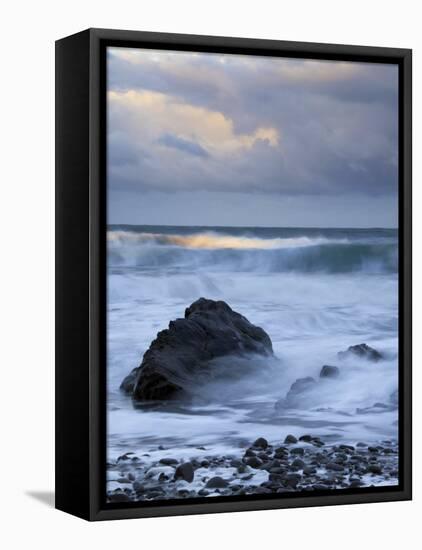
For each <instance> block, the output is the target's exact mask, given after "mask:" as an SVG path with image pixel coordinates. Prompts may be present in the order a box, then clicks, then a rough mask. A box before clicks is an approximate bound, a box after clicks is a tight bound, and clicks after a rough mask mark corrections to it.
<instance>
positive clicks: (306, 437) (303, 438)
mask: <svg viewBox="0 0 422 550" xmlns="http://www.w3.org/2000/svg"><path fill="white" fill-rule="evenodd" d="M299 441H305V443H310V442H311V441H312V436H311V435H308V434H305V435H301V436H300V437H299Z"/></svg>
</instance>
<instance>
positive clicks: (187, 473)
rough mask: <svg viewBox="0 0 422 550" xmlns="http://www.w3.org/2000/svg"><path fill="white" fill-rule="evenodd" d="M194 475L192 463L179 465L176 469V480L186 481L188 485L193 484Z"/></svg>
mask: <svg viewBox="0 0 422 550" xmlns="http://www.w3.org/2000/svg"><path fill="white" fill-rule="evenodd" d="M194 475H195V474H194V471H193V466H192V464H191V463H190V462H184V463H183V464H179V466H178V467H177V468H176V471H175V472H174V479H184V480H185V481H187V482H188V483H191V482H192V481H193V477H194Z"/></svg>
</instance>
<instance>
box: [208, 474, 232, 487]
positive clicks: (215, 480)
mask: <svg viewBox="0 0 422 550" xmlns="http://www.w3.org/2000/svg"><path fill="white" fill-rule="evenodd" d="M228 486H229V482H228V481H226V480H225V479H223V478H222V477H220V476H215V477H212V478H211V479H209V480H208V481H207V484H206V485H205V487H207V488H208V489H224V488H225V487H228Z"/></svg>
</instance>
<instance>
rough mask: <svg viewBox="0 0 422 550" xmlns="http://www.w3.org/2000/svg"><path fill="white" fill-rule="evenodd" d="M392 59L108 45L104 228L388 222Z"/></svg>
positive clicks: (394, 88)
mask: <svg viewBox="0 0 422 550" xmlns="http://www.w3.org/2000/svg"><path fill="white" fill-rule="evenodd" d="M397 100H398V72H397V67H396V66H394V65H381V64H367V63H350V62H337V61H335V62H334V61H314V60H297V59H287V58H284V59H283V58H268V57H254V56H239V55H227V54H225V55H221V54H208V53H207V54H205V53H189V52H166V51H154V50H145V49H128V48H109V50H108V101H107V105H108V191H109V195H108V222H109V223H132V224H166V225H232V226H239V225H240V226H242V225H243V226H315V227H396V226H397V215H396V211H397V184H398V176H397V130H398V128H397V117H398V114H397Z"/></svg>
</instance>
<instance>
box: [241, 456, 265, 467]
mask: <svg viewBox="0 0 422 550" xmlns="http://www.w3.org/2000/svg"><path fill="white" fill-rule="evenodd" d="M245 464H247V465H248V466H250V467H251V468H260V467H261V466H262V464H263V462H262V460H261V459H260V458H258V457H257V456H251V457H249V458H246V459H245Z"/></svg>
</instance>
